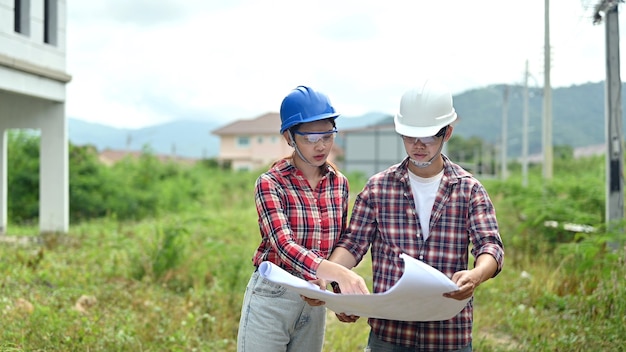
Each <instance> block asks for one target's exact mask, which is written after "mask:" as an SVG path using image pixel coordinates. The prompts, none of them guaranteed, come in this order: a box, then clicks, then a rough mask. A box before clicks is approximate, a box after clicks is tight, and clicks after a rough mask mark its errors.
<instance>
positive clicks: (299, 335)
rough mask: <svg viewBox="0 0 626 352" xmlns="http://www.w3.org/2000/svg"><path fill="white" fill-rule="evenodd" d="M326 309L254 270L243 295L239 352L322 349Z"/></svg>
mask: <svg viewBox="0 0 626 352" xmlns="http://www.w3.org/2000/svg"><path fill="white" fill-rule="evenodd" d="M325 325H326V308H325V307H324V306H320V307H312V306H310V305H309V304H308V303H306V302H305V301H304V300H303V299H302V298H301V297H300V295H299V294H298V293H295V292H293V291H289V290H287V289H286V288H285V287H283V286H281V285H278V284H275V283H273V282H271V281H268V280H267V279H263V278H262V277H261V276H260V275H259V273H258V272H254V274H252V277H251V278H250V281H249V282H248V286H247V287H246V293H245V295H244V298H243V304H242V307H241V318H240V320H239V332H238V334H237V351H238V352H264V351H267V352H281V351H285V352H288V351H291V352H309V351H310V352H320V351H322V345H323V343H324V328H325Z"/></svg>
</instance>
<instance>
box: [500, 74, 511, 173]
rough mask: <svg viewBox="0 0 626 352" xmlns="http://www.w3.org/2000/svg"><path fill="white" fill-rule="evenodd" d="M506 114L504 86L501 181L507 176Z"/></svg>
mask: <svg viewBox="0 0 626 352" xmlns="http://www.w3.org/2000/svg"><path fill="white" fill-rule="evenodd" d="M508 112H509V86H508V85H505V86H504V96H503V97H502V147H501V148H502V151H501V152H500V157H501V158H502V159H501V161H500V162H501V165H500V166H501V168H502V174H501V176H500V177H501V178H502V180H503V181H504V180H506V179H507V177H508V176H509V175H508V171H507V163H506V159H507V144H508V137H507V120H508Z"/></svg>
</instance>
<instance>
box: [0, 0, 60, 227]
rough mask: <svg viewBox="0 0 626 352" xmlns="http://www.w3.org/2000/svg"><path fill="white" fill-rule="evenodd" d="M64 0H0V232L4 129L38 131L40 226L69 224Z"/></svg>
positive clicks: (4, 183) (4, 207)
mask: <svg viewBox="0 0 626 352" xmlns="http://www.w3.org/2000/svg"><path fill="white" fill-rule="evenodd" d="M66 22H67V20H66V1H65V0H0V182H1V185H0V233H2V234H4V233H6V230H7V148H6V146H7V138H8V136H7V131H8V130H10V129H31V130H35V131H37V133H39V135H40V141H41V145H40V168H39V169H40V172H39V228H40V231H41V232H42V233H46V232H56V233H63V232H67V231H68V228H69V191H68V189H69V166H68V165H69V161H68V138H67V120H66V117H65V99H66V96H65V91H66V89H65V88H66V84H67V83H68V82H69V81H70V80H71V76H70V75H68V74H67V73H66V42H65V40H66Z"/></svg>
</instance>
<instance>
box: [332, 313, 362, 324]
mask: <svg viewBox="0 0 626 352" xmlns="http://www.w3.org/2000/svg"><path fill="white" fill-rule="evenodd" d="M335 316H336V317H337V319H339V321H340V322H342V323H354V322H356V321H357V320H359V318H360V317H359V316H358V315H348V314H346V313H335Z"/></svg>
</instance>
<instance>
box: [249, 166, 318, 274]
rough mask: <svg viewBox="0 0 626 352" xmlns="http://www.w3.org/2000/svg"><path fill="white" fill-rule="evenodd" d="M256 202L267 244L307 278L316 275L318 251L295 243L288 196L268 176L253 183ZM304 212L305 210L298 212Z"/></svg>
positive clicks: (283, 260)
mask: <svg viewBox="0 0 626 352" xmlns="http://www.w3.org/2000/svg"><path fill="white" fill-rule="evenodd" d="M255 202H256V207H257V212H258V214H259V226H260V228H261V232H262V233H263V234H266V235H267V240H268V241H269V244H270V245H271V247H272V248H273V249H274V251H275V252H276V254H277V255H278V257H279V258H280V260H281V261H282V262H283V263H285V264H286V265H288V266H290V267H292V268H294V269H295V270H296V271H298V272H300V273H302V274H303V276H304V277H306V278H307V279H314V278H316V272H317V268H318V267H319V263H320V262H321V260H320V255H319V254H318V253H315V252H314V251H311V250H309V249H307V248H305V247H303V246H302V245H300V244H298V243H297V242H296V241H295V239H294V233H293V231H292V228H291V226H290V220H289V216H288V214H287V213H286V209H287V208H288V206H289V205H288V204H287V203H288V196H287V194H286V193H285V192H284V191H283V189H282V185H280V184H279V183H278V182H276V181H275V180H273V179H271V178H266V177H261V178H259V180H258V181H257V184H256V187H255ZM299 216H306V214H299Z"/></svg>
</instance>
